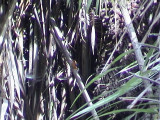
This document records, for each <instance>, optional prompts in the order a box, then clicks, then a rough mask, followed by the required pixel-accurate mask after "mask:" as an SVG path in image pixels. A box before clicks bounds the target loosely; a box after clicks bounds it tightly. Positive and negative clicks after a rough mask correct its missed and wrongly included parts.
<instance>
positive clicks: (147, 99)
mask: <svg viewBox="0 0 160 120" xmlns="http://www.w3.org/2000/svg"><path fill="white" fill-rule="evenodd" d="M119 99H120V100H122V101H133V100H135V97H119ZM139 101H151V102H153V103H160V102H159V101H158V100H155V99H150V98H140V99H139Z"/></svg>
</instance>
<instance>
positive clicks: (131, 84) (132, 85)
mask: <svg viewBox="0 0 160 120" xmlns="http://www.w3.org/2000/svg"><path fill="white" fill-rule="evenodd" d="M141 82H142V80H141V79H140V78H139V79H137V78H136V77H133V78H131V79H130V80H129V81H128V82H127V83H126V84H124V85H123V86H122V87H121V88H120V89H119V90H118V91H116V92H115V93H114V94H112V95H110V96H108V97H107V98H105V99H103V100H100V101H98V102H97V103H95V104H93V105H92V106H89V107H87V108H85V109H83V110H82V111H80V112H78V113H77V114H75V115H74V116H73V117H77V116H79V115H82V114H86V113H88V112H90V111H92V110H93V109H96V108H98V107H100V106H103V105H105V104H107V103H109V102H111V101H113V100H115V99H116V98H118V97H119V96H121V95H123V94H125V93H127V92H128V91H129V90H131V89H133V88H135V87H136V86H137V85H138V84H140V83H141ZM73 117H72V118H73Z"/></svg>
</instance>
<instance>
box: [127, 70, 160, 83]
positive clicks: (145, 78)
mask: <svg viewBox="0 0 160 120" xmlns="http://www.w3.org/2000/svg"><path fill="white" fill-rule="evenodd" d="M129 73H130V74H132V75H134V76H135V77H137V78H141V79H143V80H148V81H150V82H152V83H157V84H158V85H160V82H158V81H154V80H152V79H150V78H147V77H143V76H139V75H136V74H133V73H131V72H129Z"/></svg>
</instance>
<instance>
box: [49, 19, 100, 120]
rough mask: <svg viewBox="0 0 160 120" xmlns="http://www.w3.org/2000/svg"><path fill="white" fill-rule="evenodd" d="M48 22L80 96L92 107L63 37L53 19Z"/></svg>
mask: <svg viewBox="0 0 160 120" xmlns="http://www.w3.org/2000/svg"><path fill="white" fill-rule="evenodd" d="M50 20H51V25H52V27H53V29H52V30H51V33H52V34H53V35H55V41H56V43H57V45H58V47H59V48H60V49H61V51H62V53H63V54H64V56H65V57H66V60H67V62H68V64H69V65H70V67H71V70H72V72H73V75H74V77H75V78H76V82H77V84H78V86H79V89H80V91H83V93H82V94H83V96H84V98H85V100H86V102H87V103H88V106H92V105H93V103H92V102H91V99H90V96H89V94H88V92H87V91H86V89H85V87H84V84H83V82H82V79H81V77H80V75H79V74H78V71H77V69H75V67H74V66H73V60H72V58H71V55H70V53H69V51H68V50H67V47H66V46H64V45H63V43H62V41H63V40H64V38H63V35H62V33H61V31H60V30H59V29H58V27H57V26H56V23H55V20H54V18H51V19H50ZM91 112H92V115H93V117H94V119H95V120H99V118H98V115H97V112H96V110H92V111H91Z"/></svg>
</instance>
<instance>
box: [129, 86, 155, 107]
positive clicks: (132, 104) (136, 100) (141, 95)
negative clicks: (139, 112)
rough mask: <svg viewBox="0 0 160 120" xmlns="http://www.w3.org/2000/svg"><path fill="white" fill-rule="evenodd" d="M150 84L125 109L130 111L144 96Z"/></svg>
mask: <svg viewBox="0 0 160 120" xmlns="http://www.w3.org/2000/svg"><path fill="white" fill-rule="evenodd" d="M151 86H152V84H151V85H149V86H148V87H147V88H146V89H145V90H144V91H143V92H141V94H139V95H138V96H137V97H136V99H135V100H134V101H133V102H132V103H131V104H130V105H129V106H128V107H127V108H128V109H132V108H133V107H134V106H135V104H136V103H137V102H138V101H139V100H140V99H141V98H142V97H143V96H144V94H145V93H146V92H147V91H148V90H149V89H150V88H151Z"/></svg>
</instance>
